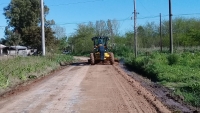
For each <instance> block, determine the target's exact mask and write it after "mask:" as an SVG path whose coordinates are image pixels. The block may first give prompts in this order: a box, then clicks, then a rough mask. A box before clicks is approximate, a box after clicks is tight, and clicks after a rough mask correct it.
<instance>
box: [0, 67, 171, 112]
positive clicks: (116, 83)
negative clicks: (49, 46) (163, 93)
mask: <svg viewBox="0 0 200 113" xmlns="http://www.w3.org/2000/svg"><path fill="white" fill-rule="evenodd" d="M157 112H159V113H160V112H161V113H162V112H163V113H170V111H169V110H168V109H167V108H166V107H165V106H164V105H163V104H162V103H161V102H160V101H159V100H157V98H156V97H155V96H154V95H152V94H151V93H150V92H148V91H147V90H146V89H145V88H144V87H142V86H141V85H140V83H138V82H137V81H135V80H134V79H132V78H130V77H129V76H127V74H126V73H125V72H123V71H122V69H120V67H119V66H118V65H114V66H112V65H88V64H86V63H77V64H74V65H70V66H67V67H65V68H64V69H62V70H59V71H57V72H55V73H53V74H51V75H49V76H47V77H45V78H42V79H41V80H38V81H36V82H33V83H31V84H29V85H26V86H21V87H20V88H18V89H16V90H15V91H13V92H10V93H9V94H7V95H5V96H4V97H1V100H0V113H157Z"/></svg>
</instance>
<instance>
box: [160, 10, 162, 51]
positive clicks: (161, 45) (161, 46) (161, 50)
mask: <svg viewBox="0 0 200 113" xmlns="http://www.w3.org/2000/svg"><path fill="white" fill-rule="evenodd" d="M160 51H161V52H162V19H161V13H160Z"/></svg>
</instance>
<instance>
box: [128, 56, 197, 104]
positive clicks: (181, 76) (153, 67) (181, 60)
mask: <svg viewBox="0 0 200 113" xmlns="http://www.w3.org/2000/svg"><path fill="white" fill-rule="evenodd" d="M125 63H126V65H128V66H129V67H131V68H132V69H134V70H135V71H137V72H139V73H141V74H142V75H144V76H146V77H148V78H149V79H151V80H152V81H154V82H158V83H160V84H163V85H164V86H166V87H170V88H172V89H174V90H175V93H176V94H178V95H182V96H183V97H184V100H185V101H186V102H189V103H191V104H192V105H194V106H200V97H199V95H200V70H199V67H200V53H181V54H167V53H153V54H151V55H148V56H139V57H137V58H134V57H133V56H129V57H127V58H126V61H125Z"/></svg>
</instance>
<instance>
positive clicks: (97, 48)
mask: <svg viewBox="0 0 200 113" xmlns="http://www.w3.org/2000/svg"><path fill="white" fill-rule="evenodd" d="M108 40H109V38H108V37H103V36H100V37H93V38H92V41H93V42H94V50H93V52H92V53H90V59H89V60H88V61H89V63H90V64H91V65H95V64H97V63H100V62H102V63H108V62H109V63H110V64H111V65H113V64H114V62H115V59H114V54H113V53H112V52H108V47H107V42H108Z"/></svg>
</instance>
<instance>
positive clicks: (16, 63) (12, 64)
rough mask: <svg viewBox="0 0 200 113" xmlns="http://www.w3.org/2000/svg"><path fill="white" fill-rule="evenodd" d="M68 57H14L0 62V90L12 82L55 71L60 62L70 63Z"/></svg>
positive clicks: (70, 58) (70, 59)
mask: <svg viewBox="0 0 200 113" xmlns="http://www.w3.org/2000/svg"><path fill="white" fill-rule="evenodd" d="M72 60H73V57H72V56H69V55H48V56H45V57H44V56H30V57H15V58H11V59H7V60H1V62H0V88H5V87H8V86H9V85H11V84H13V82H16V81H18V82H21V81H26V80H28V79H31V78H35V77H38V76H41V75H45V74H48V73H49V72H51V71H52V70H55V69H57V68H58V67H59V66H60V65H59V63H60V62H61V61H62V62H71V61H72Z"/></svg>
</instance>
